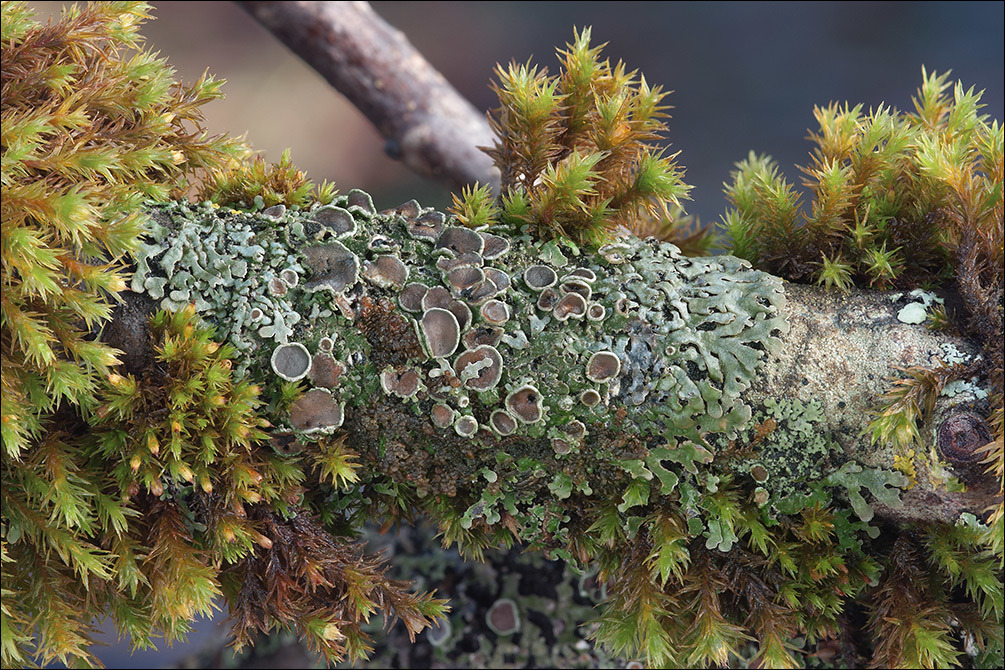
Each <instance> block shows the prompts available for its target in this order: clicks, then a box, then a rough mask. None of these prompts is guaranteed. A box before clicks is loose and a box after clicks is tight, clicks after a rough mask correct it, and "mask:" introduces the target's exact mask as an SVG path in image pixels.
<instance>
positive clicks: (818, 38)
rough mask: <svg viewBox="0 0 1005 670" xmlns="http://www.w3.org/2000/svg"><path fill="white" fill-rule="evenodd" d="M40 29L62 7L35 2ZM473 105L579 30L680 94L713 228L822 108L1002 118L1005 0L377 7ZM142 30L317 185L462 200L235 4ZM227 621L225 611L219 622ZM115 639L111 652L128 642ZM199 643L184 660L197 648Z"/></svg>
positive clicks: (791, 168) (699, 209) (802, 156)
mask: <svg viewBox="0 0 1005 670" xmlns="http://www.w3.org/2000/svg"><path fill="white" fill-rule="evenodd" d="M30 4H31V5H32V6H33V7H35V8H36V9H37V11H38V13H39V15H40V17H42V18H43V19H44V18H45V17H47V16H50V15H53V14H58V12H59V11H60V7H61V6H62V4H63V3H59V2H34V3H30ZM371 4H372V5H373V6H374V8H375V9H376V11H377V12H378V13H379V14H380V15H381V16H383V17H384V18H385V19H386V20H387V21H388V22H390V23H391V24H392V25H394V26H396V27H397V28H399V29H401V30H402V31H404V33H405V34H406V35H407V36H408V37H409V39H410V40H411V41H412V43H413V44H414V45H415V46H416V47H417V48H418V49H419V51H420V52H422V53H423V54H425V56H426V58H427V59H428V60H429V61H430V62H431V63H432V64H433V65H434V66H435V67H436V68H438V69H439V70H440V72H442V73H443V74H444V75H445V76H446V78H447V79H448V80H449V81H450V82H451V83H453V85H454V86H455V87H456V88H457V89H458V90H460V92H461V93H462V94H463V95H464V96H466V97H467V98H468V99H469V100H470V101H471V102H472V103H473V104H474V105H475V106H476V107H477V108H479V109H481V110H487V109H489V108H491V107H493V106H495V104H496V101H495V99H494V96H493V95H492V94H491V92H490V91H489V88H488V84H489V81H490V78H491V76H492V70H493V67H494V66H495V64H496V63H507V62H509V61H510V60H514V59H515V60H517V61H526V60H527V59H528V58H533V59H534V62H536V63H538V64H541V65H547V66H548V67H549V69H551V70H552V71H554V70H555V67H556V63H557V61H556V58H555V47H556V46H561V45H564V44H565V43H566V42H568V41H569V40H571V39H572V31H573V27H574V26H575V27H577V28H582V27H584V26H593V37H594V43H595V44H599V43H602V42H607V43H608V46H607V48H606V50H605V52H604V53H605V55H606V56H608V57H610V58H611V59H612V60H615V61H616V60H618V59H622V60H624V61H625V63H626V64H627V65H628V66H629V67H630V68H637V69H638V70H639V71H640V72H642V73H644V74H645V75H646V79H647V80H648V81H649V83H650V84H660V85H662V86H664V88H665V89H670V90H673V91H675V92H674V93H673V94H671V95H670V96H669V98H668V99H667V101H668V102H669V104H671V105H673V106H674V109H673V110H671V114H672V117H673V118H672V119H671V120H670V130H669V136H668V140H669V142H670V144H671V146H672V150H673V151H677V150H680V152H681V154H680V157H679V161H680V163H681V164H682V165H683V166H684V167H685V168H686V176H685V180H686V181H687V182H688V183H690V184H692V185H693V186H694V187H695V188H694V190H693V191H692V194H691V195H692V198H693V201H692V202H690V203H687V204H686V207H687V210H688V212H689V213H691V214H695V215H697V216H698V217H699V219H700V220H701V221H702V222H705V223H710V222H712V221H715V220H717V219H718V218H719V217H720V215H721V214H722V213H723V212H724V210H725V207H726V203H725V199H724V197H723V195H722V182H723V181H725V180H726V179H728V177H729V172H730V170H731V169H732V168H733V164H734V163H735V162H736V161H739V160H741V159H743V158H744V157H746V155H747V153H748V152H749V151H750V150H754V151H757V152H765V153H769V154H771V155H772V156H774V158H775V159H776V160H777V161H778V162H779V163H780V165H781V168H782V171H783V173H784V174H785V175H786V176H787V178H788V179H789V180H790V181H793V182H798V180H799V176H800V175H799V172H798V170H796V168H795V165H796V164H803V163H805V162H806V159H807V154H808V152H809V149H810V144H809V142H807V141H806V139H805V137H806V135H807V130H808V129H810V128H812V127H814V126H815V122H814V119H813V114H812V111H813V107H814V105H826V104H827V103H829V102H831V101H838V102H844V101H848V102H850V103H852V104H856V103H859V102H861V103H864V104H865V106H866V108H868V107H875V106H877V105H879V104H880V103H881V102H885V103H887V104H890V105H893V106H895V107H898V108H900V109H904V110H911V109H913V107H912V104H911V97H912V95H914V93H915V91H916V89H917V88H918V86H919V85H920V83H921V67H922V66H923V65H924V66H925V67H927V68H928V70H929V71H932V70H936V71H938V72H944V71H946V70H950V69H951V70H952V78H953V80H957V79H959V80H961V81H962V82H963V84H964V86H966V87H969V86H971V85H973V86H975V87H976V88H977V89H978V90H980V89H985V94H984V99H983V102H984V103H985V108H984V111H985V112H986V113H987V114H989V115H990V116H991V117H992V118H995V119H999V120H1002V119H1003V114H1002V112H1003V106H1005V105H1003V80H1005V76H1003V69H1005V67H1003V66H1005V46H1003V31H1002V26H1003V25H1005V3H1001V2H857V3H851V2H812V3H795V2H764V3H750V2H699V3H676V2H674V3H655V2H646V3H642V2H617V3H614V2H533V3H531V2H477V3H475V2H373V3H371ZM153 5H154V8H155V9H154V16H155V17H156V20H154V21H152V22H150V23H148V24H147V25H146V26H145V27H144V29H143V31H142V32H143V34H144V35H145V36H146V38H147V42H148V45H149V46H150V47H151V48H152V49H154V50H158V51H160V52H161V54H162V55H164V56H167V57H168V58H169V59H170V62H171V63H172V64H173V65H174V67H175V68H176V69H177V70H178V72H179V75H180V77H181V78H182V79H184V80H189V81H191V80H194V79H196V78H197V77H199V76H200V75H201V74H202V73H203V71H204V70H207V69H208V70H209V71H210V72H212V73H213V74H214V75H216V76H217V77H219V78H224V79H226V80H227V81H228V83H227V85H226V86H225V87H224V91H225V93H226V99H224V100H221V101H217V102H214V103H212V104H211V105H209V106H208V107H207V108H206V115H207V120H208V127H209V129H210V130H211V131H213V132H221V133H222V132H228V133H231V134H235V135H239V134H242V133H247V136H248V140H249V141H250V143H251V144H252V145H253V146H254V147H256V148H257V149H259V150H261V151H262V152H263V153H264V155H265V156H266V158H267V159H269V160H270V161H275V160H278V158H279V155H280V153H281V152H282V151H283V149H285V148H290V149H292V151H293V159H294V161H295V162H296V164H297V165H298V166H299V167H300V168H302V169H305V170H306V171H307V172H308V174H309V175H310V176H311V177H312V178H313V179H314V180H315V181H321V180H323V179H328V180H332V181H334V182H335V183H336V184H337V185H338V186H339V188H340V190H341V191H342V192H346V191H348V190H349V189H351V188H363V189H365V190H367V191H369V192H370V193H371V194H372V195H373V199H374V203H375V204H376V205H377V208H378V209H384V208H387V207H391V206H394V205H397V204H399V203H401V202H403V201H405V200H408V199H410V198H413V197H414V198H416V199H418V200H419V202H421V203H422V204H423V205H427V206H436V207H438V208H441V209H442V208H445V207H447V206H448V205H449V203H450V197H449V194H448V193H446V192H445V191H444V190H443V189H442V188H441V187H439V186H437V185H436V184H433V183H430V182H427V181H425V180H424V179H422V178H420V177H417V176H415V175H413V174H412V173H410V172H409V171H408V170H406V169H405V168H404V167H403V166H402V165H401V164H399V163H397V162H395V161H393V160H391V159H389V158H387V157H386V156H385V155H384V154H383V140H382V139H381V138H380V136H379V135H378V134H377V133H376V131H375V130H374V129H373V128H372V127H371V126H370V125H369V123H368V122H367V121H366V119H365V118H364V117H363V116H362V115H361V114H360V113H359V112H357V111H356V109H355V108H354V107H352V106H351V105H350V104H349V103H348V102H346V101H345V99H343V98H342V97H341V96H340V95H339V94H338V93H336V92H335V91H334V90H332V89H330V88H329V87H328V85H327V84H326V83H325V82H324V80H323V79H322V78H321V77H320V76H319V75H317V74H316V73H314V72H313V71H312V70H311V69H310V68H308V67H307V66H305V65H304V64H303V63H301V62H300V61H299V60H298V59H297V58H296V57H294V56H292V55H291V54H290V53H289V52H288V51H287V50H286V48H285V47H283V46H282V45H281V44H280V43H279V42H278V41H276V40H275V39H274V38H273V37H272V36H271V35H269V34H268V33H267V32H265V31H264V30H263V29H262V28H260V27H259V26H258V24H256V23H255V22H254V21H252V20H251V19H250V18H249V17H248V16H247V15H245V13H244V12H243V11H242V10H241V9H240V8H239V7H238V6H237V5H235V4H232V3H229V2H154V3H153ZM223 618H225V617H224V616H218V617H217V619H218V620H222V619H223ZM221 635H222V631H220V630H219V629H218V628H217V627H216V626H215V625H203V626H200V627H199V630H198V631H197V632H196V634H195V635H194V636H193V637H192V639H191V644H190V645H184V646H176V647H175V648H174V649H173V650H172V649H168V650H163V651H162V652H156V653H154V652H148V653H141V654H135V655H133V656H131V657H130V656H129V654H128V650H127V647H126V645H124V644H122V643H119V644H113V646H111V647H109V648H108V649H106V650H105V651H104V652H103V653H101V656H102V657H103V659H104V661H105V663H106V664H107V665H108V666H109V667H117V666H118V667H122V666H124V665H125V666H132V667H161V666H164V665H167V664H171V663H177V662H179V659H180V658H181V657H183V656H184V655H186V653H191V651H192V649H193V648H195V647H198V646H200V645H205V644H209V645H211V646H212V645H213V644H216V643H218V641H219V639H220V637H219V636H221ZM114 640H115V636H114V634H113V635H110V636H109V641H110V642H114ZM186 647H187V649H186Z"/></svg>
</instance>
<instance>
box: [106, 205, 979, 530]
mask: <svg viewBox="0 0 1005 670" xmlns="http://www.w3.org/2000/svg"><path fill="white" fill-rule="evenodd" d="M155 219H156V221H157V222H158V225H156V226H155V227H154V232H153V241H152V244H150V245H149V246H147V247H145V249H144V250H143V251H142V252H141V254H140V255H139V257H138V259H137V261H138V269H137V272H136V274H135V275H134V278H133V282H132V288H133V290H134V291H136V292H137V296H136V297H137V298H139V299H141V300H144V301H147V304H148V305H153V304H157V303H159V305H160V306H161V307H164V308H171V309H178V308H179V307H181V306H182V305H184V304H186V303H188V302H194V303H195V305H196V309H197V310H198V311H199V312H200V313H201V314H202V315H203V316H204V317H205V318H206V319H208V320H209V321H210V322H211V323H213V324H214V325H215V326H216V328H217V332H218V333H219V335H220V336H222V337H225V338H226V339H228V340H229V341H230V342H231V343H232V344H233V345H234V346H236V347H237V348H238V350H239V352H240V360H239V362H238V368H239V369H240V370H246V371H249V372H250V373H251V374H252V375H253V376H254V377H255V378H256V379H257V380H258V381H259V382H261V383H262V384H263V386H265V387H268V386H270V385H272V386H274V385H275V383H276V382H278V381H280V380H279V379H278V377H282V378H285V379H289V380H294V381H298V382H299V383H300V384H301V385H304V387H305V388H306V389H307V392H306V393H305V395H304V396H303V397H302V399H301V400H300V401H297V404H295V405H294V407H293V408H292V409H290V410H289V411H288V412H287V411H285V410H284V411H283V412H281V413H280V414H279V415H277V416H271V417H269V419H270V421H271V422H272V423H273V424H274V425H275V426H277V427H278V428H277V429H276V431H277V432H276V433H275V435H276V436H277V438H278V439H286V440H292V439H313V437H312V435H314V434H315V433H317V432H332V431H336V432H338V433H340V434H343V435H345V436H346V438H347V440H348V442H347V443H348V444H349V445H351V446H352V447H353V448H354V449H355V450H356V451H357V452H358V453H359V454H360V457H361V459H362V460H363V462H364V463H365V464H366V465H367V467H368V469H369V470H370V471H372V472H378V471H379V472H383V473H385V474H387V476H389V477H391V478H392V479H393V480H395V481H398V482H400V483H401V484H403V485H407V486H411V487H415V488H416V490H417V491H418V492H419V495H420V496H432V497H433V498H437V499H440V500H448V499H449V500H452V501H453V502H452V504H453V505H455V506H456V507H457V509H459V510H460V511H463V510H464V509H468V510H469V511H470V510H471V509H477V504H476V503H478V502H479V501H482V502H485V500H486V498H484V496H486V495H488V494H486V490H487V489H485V488H484V487H485V481H484V478H488V481H489V482H494V481H497V480H498V481H499V482H505V484H501V486H503V490H505V487H506V486H509V485H513V486H515V484H514V482H520V483H519V488H518V490H519V492H520V493H519V495H520V496H523V497H521V498H519V499H518V500H517V502H515V503H513V506H511V509H510V513H514V512H513V510H518V512H516V513H514V514H515V517H516V521H515V524H516V525H515V526H514V527H516V526H517V525H518V526H519V527H521V528H522V529H523V530H522V531H521V535H520V539H521V540H522V541H525V542H530V543H533V542H535V541H540V542H545V541H546V540H547V539H548V538H546V537H544V536H542V533H544V532H545V531H544V528H545V527H546V526H547V524H546V521H547V519H536V518H535V517H534V515H535V514H540V513H541V512H540V509H541V508H540V507H539V506H538V503H540V502H541V501H547V500H552V501H553V502H554V501H555V500H556V491H558V492H560V493H561V495H559V496H558V500H562V501H565V502H560V503H556V504H560V505H562V507H563V509H566V512H565V513H566V514H568V515H570V520H569V521H568V524H569V526H570V527H575V525H576V515H577V512H576V511H575V510H585V509H596V506H597V505H599V504H602V501H605V500H607V501H609V500H620V499H621V496H622V495H623V494H624V493H625V490H626V486H628V485H629V484H630V482H631V481H632V480H633V479H634V478H640V477H641V478H643V479H646V481H647V484H646V487H647V488H646V490H647V491H648V490H649V488H648V487H649V485H650V484H649V483H648V481H649V479H650V478H652V476H653V474H652V473H653V472H655V471H658V472H666V471H667V468H669V469H670V471H672V472H673V473H674V474H673V475H672V477H669V478H668V479H662V478H661V479H660V482H661V485H662V486H664V487H669V488H665V489H664V493H667V494H669V492H670V490H672V488H673V486H675V485H676V484H675V482H677V481H680V482H685V481H691V480H692V479H694V478H695V477H697V479H696V480H695V481H696V482H698V481H701V478H702V477H704V476H705V475H702V474H701V472H707V473H712V472H715V473H717V474H715V476H716V477H722V476H727V475H728V476H730V477H731V478H733V479H735V480H737V481H738V482H740V483H741V484H742V485H744V486H749V487H750V488H754V487H759V489H760V490H763V493H761V494H759V495H762V496H768V498H766V499H770V500H771V501H772V502H771V504H778V505H779V506H780V507H781V506H783V501H785V500H789V499H790V498H791V496H798V495H802V494H801V493H800V491H804V492H805V489H803V488H802V487H804V486H805V485H806V484H807V483H808V482H813V481H815V482H817V483H818V484H820V485H822V486H824V487H826V488H827V489H828V490H833V491H835V492H834V494H833V495H835V496H837V497H838V498H842V497H844V496H847V498H848V499H849V500H851V504H852V506H853V507H854V508H855V511H856V513H857V514H859V516H860V517H861V518H862V519H863V521H867V520H868V519H869V518H871V516H872V514H873V511H875V513H877V514H879V515H880V516H882V517H885V518H887V519H889V520H896V521H904V520H912V521H916V520H920V521H926V520H927V521H932V520H943V521H953V520H955V519H956V518H957V517H958V516H959V514H960V513H961V512H964V511H969V512H974V513H980V512H981V511H982V510H983V509H984V508H985V507H987V506H989V505H990V504H992V502H994V501H995V497H996V495H997V482H996V481H992V479H991V478H990V477H987V476H985V475H983V473H982V472H981V470H982V468H981V467H980V466H978V464H976V463H975V462H974V461H975V459H973V458H969V457H970V456H972V454H963V456H964V458H963V459H962V461H961V460H960V459H959V458H958V459H957V462H956V463H951V464H946V463H945V462H944V460H943V459H941V458H940V457H939V456H937V455H934V453H933V457H932V458H929V455H928V454H927V453H922V454H921V456H922V458H919V459H917V462H916V463H913V464H912V467H916V469H917V473H916V476H915V478H914V479H915V481H913V482H909V480H908V478H907V477H905V476H904V475H902V474H901V473H900V472H897V471H896V470H897V469H898V468H899V469H901V470H903V469H904V464H903V463H901V462H899V461H898V454H897V453H895V452H894V451H893V450H892V449H891V448H889V447H887V446H885V445H873V444H871V441H870V439H869V437H868V436H867V424H868V420H869V418H870V411H871V410H873V409H874V407H875V405H876V403H877V398H878V396H879V395H880V394H882V393H883V392H885V391H887V390H888V389H889V386H890V381H889V380H890V379H891V378H894V377H900V376H902V374H901V372H900V369H901V368H904V367H909V366H923V367H932V366H933V364H934V363H935V362H936V359H937V358H941V359H947V358H955V359H958V360H960V361H968V360H973V359H974V357H975V356H976V355H977V353H978V351H977V349H976V348H975V347H974V346H973V345H972V344H970V343H969V342H967V341H966V340H963V339H960V338H958V337H954V336H951V335H947V334H941V333H933V332H931V331H929V330H928V329H927V328H925V327H924V326H921V325H911V324H908V323H904V322H902V321H901V320H900V319H899V318H898V316H899V314H900V310H901V309H902V308H903V305H904V303H905V302H906V301H909V300H912V299H913V298H911V297H910V296H905V297H902V298H901V299H900V302H893V301H891V296H890V294H886V293H880V292H873V291H855V292H853V293H851V294H850V295H847V296H846V295H842V294H835V293H833V292H827V291H824V290H822V289H816V288H809V287H803V286H798V285H791V284H786V283H784V282H783V281H782V280H780V279H778V278H776V277H772V276H771V275H767V274H765V273H763V272H759V271H754V270H751V269H749V266H747V265H746V264H745V263H744V262H742V261H739V260H737V259H735V258H732V257H729V256H724V257H713V258H684V257H681V256H680V255H679V253H678V252H677V251H676V248H675V247H673V246H672V245H667V244H658V243H656V242H655V241H652V240H650V241H648V242H646V241H641V240H638V239H637V238H625V239H624V240H619V242H618V243H616V244H611V245H607V246H606V247H602V248H601V249H600V250H599V251H595V252H586V251H580V250H575V249H572V248H570V247H567V246H563V245H561V244H558V243H556V242H549V243H541V242H538V243H533V242H530V241H528V240H527V239H526V238H522V239H520V238H506V237H503V236H497V235H492V234H488V233H478V232H475V231H472V230H470V229H466V228H461V227H455V226H451V225H449V222H447V221H445V217H444V216H443V215H442V214H440V213H438V212H432V211H430V210H421V209H420V208H419V207H418V206H417V205H416V204H415V203H414V201H413V202H411V203H407V204H406V205H403V206H402V207H400V208H399V209H397V210H389V211H388V212H386V213H385V214H376V213H375V212H374V209H373V206H372V204H371V202H370V200H369V197H368V196H367V195H366V194H365V193H363V192H362V191H351V192H350V193H349V194H348V195H345V196H339V197H338V198H337V199H336V202H335V203H334V204H333V205H329V206H326V207H320V208H318V207H315V208H313V209H311V210H308V211H296V210H290V211H287V210H285V209H284V208H283V207H281V206H277V207H273V208H270V209H269V210H266V211H265V212H263V213H261V214H258V215H249V214H245V213H241V212H236V211H231V212H226V211H225V210H223V209H220V210H213V209H212V208H210V207H208V205H187V204H181V203H175V204H170V205H167V206H165V207H164V208H163V209H162V210H160V211H159V212H157V213H156V217H155ZM497 232H498V231H497ZM335 238H337V240H336V239H335ZM151 298H152V300H151ZM141 311H142V305H140V304H139V303H138V301H136V300H130V301H128V302H127V305H126V307H124V308H122V309H121V310H120V312H119V314H118V315H117V316H116V323H117V324H122V326H121V327H119V328H112V329H111V330H109V331H108V332H107V333H106V339H108V340H109V341H110V343H111V344H113V346H118V347H121V348H124V349H125V350H126V354H127V356H126V360H129V361H133V364H134V365H136V364H137V362H139V363H138V364H139V366H140V367H142V365H143V362H142V361H143V360H144V359H147V360H148V359H149V352H145V351H138V350H137V345H138V343H140V341H141V339H142V338H136V337H133V338H132V339H131V340H130V339H129V338H128V337H123V334H128V333H130V332H132V331H135V329H136V328H137V327H138V325H139V324H140V323H141V320H140V319H137V314H138V313H140V312H141ZM980 395H981V389H979V388H978V387H976V386H974V385H973V384H969V385H964V387H963V388H960V389H957V393H956V394H955V395H954V396H952V397H949V396H942V397H939V398H938V401H937V403H936V407H935V410H934V411H933V412H932V413H930V414H929V415H928V416H927V417H926V424H925V425H924V426H921V427H920V434H921V435H922V441H923V442H924V443H925V445H928V444H936V443H937V442H939V440H940V439H941V437H942V435H941V434H940V433H939V432H938V430H939V426H940V425H942V424H943V423H944V422H945V421H947V420H948V419H950V418H952V417H954V416H963V415H966V416H974V415H979V411H978V412H971V411H970V410H972V409H973V408H974V407H976V406H977V405H978V404H979V402H980ZM974 430H977V431H979V430H981V427H980V426H977V427H975V428H974ZM984 430H986V428H984ZM964 438H966V436H963V435H958V436H957V437H956V438H954V440H955V442H954V444H956V445H957V446H959V445H962V444H965V443H966V444H970V443H971V442H972V443H973V446H980V444H983V442H980V440H978V439H974V440H970V441H969V442H968V441H967V439H964ZM951 446H952V445H951ZM918 449H919V451H921V452H927V446H920V445H919V447H918ZM713 453H714V454H716V457H715V460H714V461H713V460H712V454H713ZM944 455H945V454H943V456H944ZM955 456H957V457H958V456H960V454H956V455H955ZM654 458H655V459H656V460H655V461H653V459H654ZM968 458H969V460H968ZM702 462H704V463H705V465H706V466H708V467H709V468H712V469H711V470H696V469H695V468H696V465H695V464H696V463H702ZM529 463H534V464H537V465H535V466H534V467H533V468H531V470H530V472H528V471H527V468H528V467H530V466H529V465H528V464H529ZM488 473H491V474H488ZM954 476H955V477H958V478H959V479H962V480H963V481H964V482H965V483H967V485H968V488H967V490H966V491H955V490H951V489H953V488H954V487H952V486H948V485H947V481H950V480H951V479H952V477H954ZM527 477H530V480H529V481H528V480H527ZM655 481H656V480H653V483H652V486H653V488H654V495H655V488H656V484H655ZM908 484H911V486H910V487H908ZM683 485H684V484H683V483H682V484H681V486H683ZM696 485H697V484H696ZM702 485H704V484H702ZM900 489H905V490H900ZM492 495H495V494H492ZM563 495H564V496H565V497H564V498H563V497H562V496H563ZM570 495H571V496H572V497H571V498H570V497H569V496H570ZM489 497H490V498H491V496H489ZM566 498H568V500H566ZM898 498H899V499H900V500H903V501H906V502H907V503H908V504H906V505H902V504H898ZM427 499H429V498H427ZM491 499H492V500H493V501H494V502H493V503H492V504H501V503H499V501H498V499H496V498H491ZM520 500H523V501H524V502H520ZM789 502H790V503H791V500H789ZM532 503H533V504H532ZM486 504H487V505H488V503H486ZM695 513H696V514H697V513H698V512H697V511H696V512H695ZM521 515H523V516H522V517H521ZM579 530H580V531H582V530H583V529H582V528H581V529H579Z"/></svg>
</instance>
